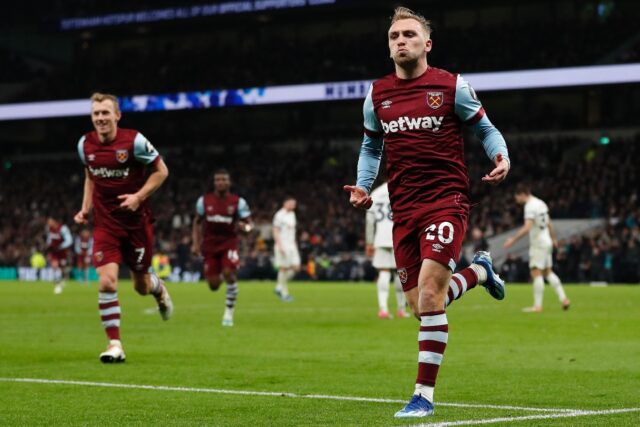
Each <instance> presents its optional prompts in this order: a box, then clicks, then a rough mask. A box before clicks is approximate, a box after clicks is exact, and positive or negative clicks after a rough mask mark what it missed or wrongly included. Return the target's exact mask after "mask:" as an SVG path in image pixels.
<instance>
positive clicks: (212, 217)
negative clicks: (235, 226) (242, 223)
mask: <svg viewBox="0 0 640 427" xmlns="http://www.w3.org/2000/svg"><path fill="white" fill-rule="evenodd" d="M207 221H209V222H221V223H223V224H231V223H232V222H233V217H231V216H224V215H207Z"/></svg>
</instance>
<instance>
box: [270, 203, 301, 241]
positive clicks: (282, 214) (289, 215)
mask: <svg viewBox="0 0 640 427" xmlns="http://www.w3.org/2000/svg"><path fill="white" fill-rule="evenodd" d="M296 225H297V220H296V213H295V211H288V210H286V209H285V208H281V209H280V210H279V211H278V212H276V214H275V215H274V216H273V227H275V228H278V229H279V230H280V243H281V245H282V246H283V249H293V248H296V247H297V245H296Z"/></svg>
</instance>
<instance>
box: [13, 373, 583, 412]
mask: <svg viewBox="0 0 640 427" xmlns="http://www.w3.org/2000/svg"><path fill="white" fill-rule="evenodd" d="M0 381H1V382H15V383H29V384H56V385H77V386H88V387H110V388H124V389H137V390H155V391H177V392H189V393H215V394H232V395H244V396H271V397H291V398H298V399H322V400H342V401H351V402H373V403H399V404H406V403H407V402H406V400H398V399H385V398H377V397H358V396H334V395H327V394H297V393H289V392H273V391H249V390H225V389H217V388H198V387H175V386H163V385H145V384H118V383H106V382H95V381H76V380H56V379H47V378H0ZM437 404H438V405H440V406H451V407H456V408H482V409H501V410H517V411H530V412H550V413H565V412H566V413H575V412H578V411H579V410H578V409H553V408H531V407H524V406H511V405H489V404H486V405H485V404H480V403H478V404H474V403H446V402H445V403H441V402H438V403H437Z"/></svg>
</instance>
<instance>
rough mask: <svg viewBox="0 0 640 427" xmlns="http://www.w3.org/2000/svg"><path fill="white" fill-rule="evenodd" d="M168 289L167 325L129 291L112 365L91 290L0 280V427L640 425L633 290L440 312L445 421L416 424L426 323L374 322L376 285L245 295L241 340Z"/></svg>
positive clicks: (639, 292) (472, 304)
mask: <svg viewBox="0 0 640 427" xmlns="http://www.w3.org/2000/svg"><path fill="white" fill-rule="evenodd" d="M168 286H169V287H170V290H171V293H172V296H173V300H174V303H175V304H176V311H175V313H174V318H173V319H171V320H170V321H168V322H162V321H161V320H160V317H159V316H158V314H157V313H149V311H150V310H149V309H150V308H152V307H154V301H153V299H152V298H151V297H145V298H143V297H140V296H138V295H136V294H134V292H133V290H132V286H131V283H130V282H127V281H125V282H122V283H120V292H119V295H120V302H121V305H122V311H123V314H122V339H123V343H124V346H125V351H126V354H127V361H126V363H124V364H118V365H103V364H101V363H100V362H99V361H98V354H99V353H100V352H101V351H103V350H104V348H105V346H106V337H105V334H104V331H103V329H102V326H101V324H100V319H99V316H98V311H97V291H96V288H95V284H93V285H80V284H77V283H70V284H69V285H67V287H66V289H65V292H64V293H63V294H62V295H54V294H53V292H52V289H53V287H52V285H51V284H47V283H19V282H0V303H1V305H2V308H1V309H0V378H1V379H0V425H2V426H24V425H47V426H51V425H101V426H107V425H156V426H157V425H162V426H165V425H185V426H378V425H380V426H397V425H418V424H421V423H427V425H429V424H431V423H440V424H438V425H441V426H447V425H475V424H480V423H488V424H491V425H514V426H525V425H526V426H529V425H536V426H537V425H545V426H546V425H553V426H565V425H566V426H577V425H579V426H583V425H584V426H638V425H640V286H609V287H606V288H594V287H587V286H567V287H566V288H567V293H568V295H569V297H570V298H571V300H572V303H573V305H572V307H571V309H570V310H569V311H568V312H563V311H562V310H560V306H559V304H558V302H557V300H556V298H555V294H554V293H553V292H552V290H551V289H549V288H548V287H547V289H546V290H545V311H544V312H543V313H541V314H528V313H522V312H521V311H520V310H521V308H522V307H524V306H527V305H530V304H531V300H532V296H531V287H530V286H510V287H509V288H508V293H507V298H506V299H505V300H504V301H502V302H498V301H495V300H493V299H491V297H489V295H488V294H487V293H486V292H485V291H484V290H483V289H482V288H477V289H474V290H472V291H470V292H469V293H468V294H467V295H465V296H464V297H463V298H462V299H461V300H459V301H456V302H455V303H454V304H453V305H452V306H451V307H450V308H449V309H448V310H447V315H448V318H449V327H450V332H449V344H448V347H447V351H446V353H445V356H444V361H443V365H442V368H441V370H440V374H439V377H438V388H437V390H436V414H435V416H433V417H430V418H423V419H414V420H411V419H409V420H407V419H405V420H396V419H394V418H393V414H394V412H395V411H397V410H398V409H400V408H401V407H402V406H403V403H402V402H404V401H406V400H408V399H409V397H410V395H411V392H412V391H413V381H414V379H415V375H416V369H417V363H416V361H417V342H416V338H417V331H418V323H417V321H416V320H414V319H393V320H388V321H382V320H379V319H378V318H377V317H376V312H377V304H376V293H375V287H374V286H373V284H342V283H341V284H336V283H312V284H307V283H296V284H293V285H292V286H291V289H292V294H293V295H294V296H295V298H296V299H295V301H294V302H293V303H283V302H281V301H279V300H278V299H277V298H276V297H275V295H274V294H273V291H272V289H273V283H267V282H263V283H259V282H243V283H240V295H239V300H238V307H237V309H236V319H235V326H234V327H233V328H223V327H222V326H221V325H220V322H221V318H222V312H223V306H224V293H223V292H218V293H212V292H211V291H209V290H208V288H207V287H206V285H205V284H203V283H200V284H169V285H168ZM392 294H393V292H392ZM392 298H393V297H392ZM392 306H393V304H392ZM17 379H34V380H44V382H34V381H31V380H30V381H28V382H25V381H17ZM54 380H60V381H63V382H59V383H56V382H53V381H54ZM65 381H76V383H69V382H65ZM104 383H109V384H112V385H113V386H112V387H109V386H107V385H105V384H104ZM125 385H130V386H131V385H134V386H166V387H165V388H153V387H151V388H143V387H129V388H127V387H125ZM232 392H239V393H238V394H236V393H232ZM242 392H247V393H246V394H241V393H242ZM251 392H272V393H273V394H269V393H267V394H252V393H251ZM280 393H282V394H280ZM286 393H291V394H292V395H288V394H286ZM323 395H324V396H323ZM336 396H342V397H349V398H352V397H368V398H379V399H388V400H390V401H384V400H381V401H367V400H364V401H357V400H353V399H345V400H338V399H335V398H334V397H336ZM396 401H397V402H396ZM465 405H468V406H465ZM629 408H630V409H631V410H629V411H627V412H614V411H615V410H619V409H629ZM584 411H586V412H584ZM595 411H601V412H595ZM491 420H493V421H491ZM456 422H457V423H456Z"/></svg>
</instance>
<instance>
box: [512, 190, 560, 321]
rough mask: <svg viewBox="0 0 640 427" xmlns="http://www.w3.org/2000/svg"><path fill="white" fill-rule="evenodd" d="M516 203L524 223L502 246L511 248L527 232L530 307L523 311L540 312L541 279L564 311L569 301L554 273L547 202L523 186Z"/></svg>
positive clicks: (553, 244) (542, 285)
mask: <svg viewBox="0 0 640 427" xmlns="http://www.w3.org/2000/svg"><path fill="white" fill-rule="evenodd" d="M515 199H516V202H517V203H518V204H520V205H524V225H523V226H522V227H521V228H520V230H518V232H517V233H516V234H515V236H512V237H509V238H508V239H507V240H506V241H505V243H504V247H505V248H510V247H511V246H513V244H514V243H515V242H517V241H518V240H520V239H521V238H522V237H524V236H525V235H526V234H527V233H529V269H530V271H531V278H532V279H533V307H527V308H525V309H523V311H526V312H534V313H539V312H541V311H542V295H543V293H544V279H547V282H549V285H551V287H552V288H553V290H554V291H555V292H556V294H557V295H558V299H559V300H560V304H562V308H563V309H564V310H567V309H568V308H569V305H570V301H569V299H568V298H567V295H566V294H565V292H564V289H563V288H562V282H560V278H559V277H558V276H557V275H556V274H555V273H554V272H553V270H552V269H551V268H552V265H553V261H552V253H553V247H554V246H556V245H557V241H556V238H555V230H554V228H553V224H552V223H551V219H550V218H549V208H548V207H547V204H546V203H545V202H543V201H542V200H540V199H539V198H537V197H535V196H534V195H532V194H531V191H530V190H529V188H528V187H527V186H526V185H523V184H519V185H518V186H517V187H516V194H515Z"/></svg>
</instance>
